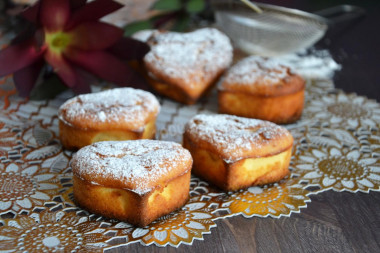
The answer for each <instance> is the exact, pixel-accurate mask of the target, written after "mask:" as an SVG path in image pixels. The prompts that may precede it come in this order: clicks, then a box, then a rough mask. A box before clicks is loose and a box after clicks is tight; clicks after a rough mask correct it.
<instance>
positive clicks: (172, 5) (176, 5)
mask: <svg viewBox="0 0 380 253" xmlns="http://www.w3.org/2000/svg"><path fill="white" fill-rule="evenodd" d="M152 8H153V9H154V10H160V11H176V10H179V9H181V1H180V0H158V1H156V2H155V3H154V4H153V7H152Z"/></svg>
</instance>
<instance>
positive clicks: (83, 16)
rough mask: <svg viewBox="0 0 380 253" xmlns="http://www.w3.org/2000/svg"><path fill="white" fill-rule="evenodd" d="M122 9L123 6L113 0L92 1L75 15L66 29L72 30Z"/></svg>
mask: <svg viewBox="0 0 380 253" xmlns="http://www.w3.org/2000/svg"><path fill="white" fill-rule="evenodd" d="M121 7H123V5H122V4H120V3H117V2H115V1H112V0H95V1H92V2H90V3H88V4H86V5H85V6H83V7H82V8H80V9H78V10H77V11H75V12H74V13H73V15H72V17H71V19H70V22H69V23H68V24H67V26H66V28H68V29H70V28H72V27H74V26H76V25H78V24H80V23H83V22H86V21H96V20H98V19H100V18H102V17H104V16H106V15H107V14H109V13H111V12H114V11H116V10H118V9H120V8H121Z"/></svg>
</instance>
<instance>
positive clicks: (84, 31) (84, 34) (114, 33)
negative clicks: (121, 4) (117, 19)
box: [70, 22, 123, 50]
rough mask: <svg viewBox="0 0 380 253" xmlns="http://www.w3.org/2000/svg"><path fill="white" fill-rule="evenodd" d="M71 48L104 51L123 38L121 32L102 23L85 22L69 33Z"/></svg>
mask: <svg viewBox="0 0 380 253" xmlns="http://www.w3.org/2000/svg"><path fill="white" fill-rule="evenodd" d="M70 34H72V35H73V37H72V38H73V39H72V41H71V43H70V45H71V46H73V47H75V48H79V49H85V50H100V49H105V48H108V47H110V46H112V45H113V44H115V42H117V41H118V40H119V39H120V38H121V37H122V36H123V30H122V29H120V28H118V27H116V26H113V25H109V24H106V23H102V22H87V23H84V24H80V25H78V26H77V27H75V28H74V29H73V30H71V31H70Z"/></svg>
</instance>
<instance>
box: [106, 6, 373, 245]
mask: <svg viewBox="0 0 380 253" xmlns="http://www.w3.org/2000/svg"><path fill="white" fill-rule="evenodd" d="M263 2H264V1H263ZM265 2H268V3H277V4H279V5H283V6H287V7H292V8H299V9H303V10H306V11H316V10H318V9H322V8H324V7H329V6H331V5H333V4H339V3H348V4H354V5H358V6H362V7H363V8H365V9H366V11H367V13H366V16H365V17H363V18H362V19H360V20H358V21H357V22H356V23H354V24H348V25H347V24H346V26H348V27H345V28H341V30H340V31H341V32H339V33H337V34H334V33H332V32H333V31H332V32H330V33H329V34H327V37H325V38H324V39H323V40H322V41H320V42H319V43H318V45H317V47H318V48H328V49H329V50H330V52H331V54H332V55H333V57H334V59H335V60H336V61H337V62H338V63H339V64H341V65H342V67H343V69H342V70H341V71H340V72H338V73H337V74H336V75H335V77H334V82H335V85H336V87H338V88H341V89H343V90H344V91H345V92H347V93H350V92H356V93H357V94H359V95H362V96H367V97H369V98H372V99H376V100H377V102H380V64H379V60H380V48H379V47H380V32H379V31H380V30H379V26H380V15H379V13H380V1H370V0H366V1H353V0H351V1H349V0H348V1H300V0H298V1H296V0H294V1H290V0H289V1H265ZM342 29H343V30H342ZM311 200H312V201H311V203H308V206H307V208H306V209H301V212H300V213H299V214H293V215H291V217H282V218H280V219H274V218H256V217H254V218H249V219H246V218H244V217H242V216H237V217H233V218H228V219H223V220H218V221H217V222H216V223H217V227H216V228H213V229H212V231H211V234H208V235H204V240H203V241H198V240H196V241H194V242H193V245H191V246H189V245H180V246H179V247H178V248H173V247H170V246H167V247H165V248H159V247H156V246H154V245H153V246H148V247H146V246H142V245H140V244H139V243H136V244H131V245H128V246H125V247H121V248H117V249H113V250H109V251H107V252H206V253H207V252H344V253H350V252H369V253H373V252H380V193H379V192H370V193H368V194H367V193H348V192H334V191H327V192H323V193H320V194H318V195H313V196H311Z"/></svg>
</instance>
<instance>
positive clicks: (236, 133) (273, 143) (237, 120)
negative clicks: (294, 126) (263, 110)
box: [185, 114, 293, 163]
mask: <svg viewBox="0 0 380 253" xmlns="http://www.w3.org/2000/svg"><path fill="white" fill-rule="evenodd" d="M185 135H186V137H187V138H188V139H189V140H190V141H191V142H193V143H196V144H197V146H198V147H199V148H203V149H206V150H210V151H211V152H213V153H215V154H218V155H219V156H220V157H221V158H222V159H223V160H224V161H226V162H229V163H231V162H236V161H237V160H240V159H243V158H254V157H256V158H257V157H263V156H269V155H276V154H278V153H281V152H283V151H284V150H286V149H289V147H291V146H292V145H293V137H292V135H291V134H290V133H289V131H288V130H287V129H285V128H284V127H281V126H278V125H276V124H274V123H272V122H269V121H263V120H257V119H249V118H243V117H237V116H234V115H225V114H217V115H202V114H201V115H197V116H195V117H194V118H192V119H191V120H190V121H189V122H188V123H187V124H186V126H185Z"/></svg>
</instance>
